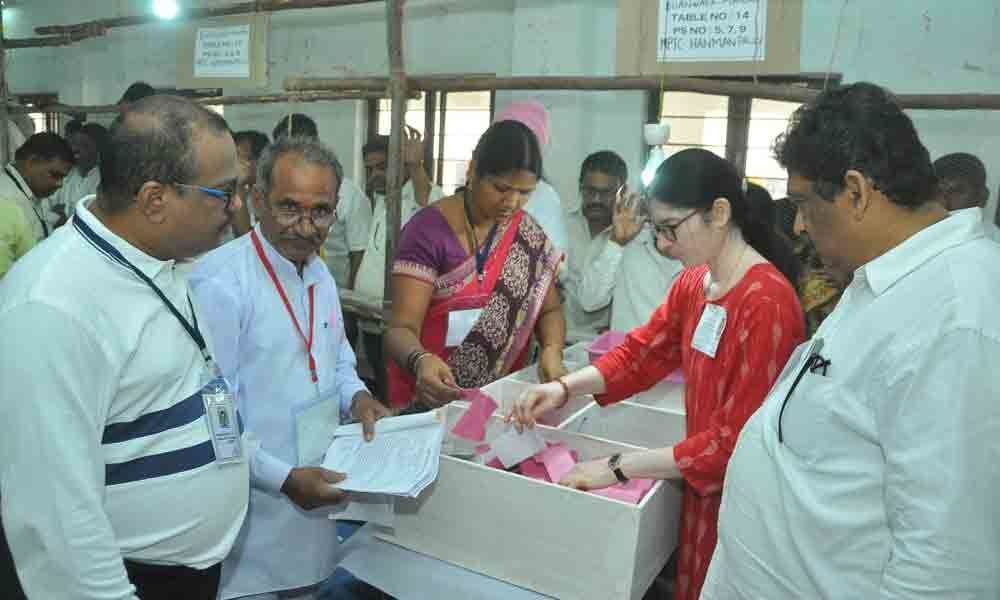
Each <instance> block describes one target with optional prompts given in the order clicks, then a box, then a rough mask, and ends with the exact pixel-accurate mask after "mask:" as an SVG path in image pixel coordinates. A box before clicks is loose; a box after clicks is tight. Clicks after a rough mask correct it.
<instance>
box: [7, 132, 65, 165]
mask: <svg viewBox="0 0 1000 600" xmlns="http://www.w3.org/2000/svg"><path fill="white" fill-rule="evenodd" d="M32 158H34V159H38V160H62V161H64V162H68V163H69V164H71V165H72V164H76V156H74V155H73V148H71V147H70V145H69V142H67V141H66V140H65V139H64V138H63V137H62V136H61V135H59V134H58V133H52V132H50V131H43V132H42V133H36V134H34V135H33V136H31V137H30V138H28V139H27V140H25V142H24V143H23V144H21V147H20V148H18V149H17V151H16V152H14V160H30V159H32Z"/></svg>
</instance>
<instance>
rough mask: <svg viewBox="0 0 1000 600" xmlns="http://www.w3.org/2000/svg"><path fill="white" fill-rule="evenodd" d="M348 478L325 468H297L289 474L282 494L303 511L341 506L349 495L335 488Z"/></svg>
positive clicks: (283, 485) (282, 488) (282, 487)
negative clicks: (335, 485)
mask: <svg viewBox="0 0 1000 600" xmlns="http://www.w3.org/2000/svg"><path fill="white" fill-rule="evenodd" d="M345 477H347V476H346V475H344V474H343V473H337V472H336V471H331V470H329V469H324V468H323V467H296V468H294V469H292V470H291V471H290V472H289V473H288V478H287V479H285V483H284V484H282V486H281V493H283V494H284V495H286V496H288V499H289V500H291V501H292V502H294V503H295V504H296V505H297V506H298V507H299V508H301V509H303V510H312V509H314V508H319V507H321V506H330V505H333V504H339V503H341V502H343V501H344V500H346V499H347V494H346V493H344V492H343V491H341V490H338V489H337V488H335V487H334V486H333V484H335V483H340V482H341V481H343V480H344V478H345Z"/></svg>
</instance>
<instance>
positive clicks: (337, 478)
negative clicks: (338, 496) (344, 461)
mask: <svg viewBox="0 0 1000 600" xmlns="http://www.w3.org/2000/svg"><path fill="white" fill-rule="evenodd" d="M320 474H321V475H323V481H326V482H327V483H340V482H341V481H343V480H345V479H347V474H346V473H339V472H337V471H331V470H330V469H324V468H323V467H320Z"/></svg>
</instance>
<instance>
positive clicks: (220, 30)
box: [194, 25, 250, 78]
mask: <svg viewBox="0 0 1000 600" xmlns="http://www.w3.org/2000/svg"><path fill="white" fill-rule="evenodd" d="M194 76H195V77H223V78H224V77H232V78H240V77H244V78H245V77H250V25H235V26H232V27H199V28H198V33H197V36H196V38H195V48H194Z"/></svg>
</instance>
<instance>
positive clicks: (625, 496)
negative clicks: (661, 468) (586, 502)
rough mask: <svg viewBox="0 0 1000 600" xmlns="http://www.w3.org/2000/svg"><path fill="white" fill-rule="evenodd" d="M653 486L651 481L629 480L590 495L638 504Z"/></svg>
mask: <svg viewBox="0 0 1000 600" xmlns="http://www.w3.org/2000/svg"><path fill="white" fill-rule="evenodd" d="M655 484H656V482H655V481H653V480H652V479H630V480H628V482H626V483H619V484H617V485H613V486H611V487H606V488H603V489H600V490H590V493H591V494H597V495H598V496H604V497H606V498H614V499H615V500H621V501H622V502H628V503H629V504H639V502H640V501H641V500H642V497H643V496H645V495H646V492H648V491H649V490H651V489H652V488H653V485H655Z"/></svg>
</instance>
